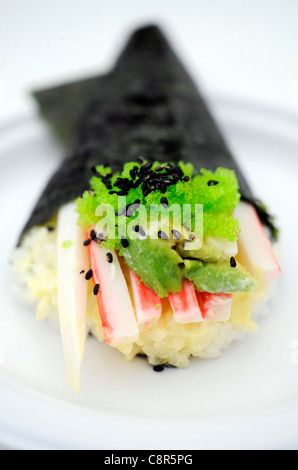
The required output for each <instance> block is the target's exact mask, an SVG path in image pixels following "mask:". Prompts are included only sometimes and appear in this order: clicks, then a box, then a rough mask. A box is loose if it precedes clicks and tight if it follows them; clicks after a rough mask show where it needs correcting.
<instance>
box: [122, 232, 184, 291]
mask: <svg viewBox="0 0 298 470" xmlns="http://www.w3.org/2000/svg"><path fill="white" fill-rule="evenodd" d="M174 246H175V244H174V243H173V241H172V240H154V239H149V238H148V239H139V238H137V239H135V240H129V245H128V246H127V247H126V248H125V249H124V250H123V252H122V256H123V258H124V260H125V262H126V264H127V265H128V266H129V267H130V268H131V269H132V270H133V271H134V272H135V273H136V274H137V275H138V276H139V277H140V278H141V279H142V281H143V283H144V284H145V285H146V286H148V287H150V288H151V289H153V290H154V291H155V292H156V293H157V295H158V296H159V297H160V298H163V297H167V296H168V294H169V292H171V293H174V294H175V293H178V292H180V291H181V290H182V280H183V266H184V265H183V259H182V258H181V257H180V256H179V254H178V253H177V252H176V251H175V250H174V249H173V247H174ZM181 264H182V266H181Z"/></svg>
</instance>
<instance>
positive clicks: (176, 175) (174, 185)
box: [77, 159, 240, 252]
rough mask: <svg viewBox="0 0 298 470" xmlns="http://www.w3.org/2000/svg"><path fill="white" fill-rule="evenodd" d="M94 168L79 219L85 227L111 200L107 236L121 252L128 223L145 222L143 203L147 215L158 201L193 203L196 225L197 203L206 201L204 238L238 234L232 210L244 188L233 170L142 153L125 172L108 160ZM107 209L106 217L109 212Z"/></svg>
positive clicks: (80, 204) (191, 220)
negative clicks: (200, 166) (201, 166)
mask: <svg viewBox="0 0 298 470" xmlns="http://www.w3.org/2000/svg"><path fill="white" fill-rule="evenodd" d="M93 172H94V176H93V177H92V178H91V180H90V189H89V190H87V191H85V192H84V194H83V196H82V197H81V198H79V199H78V200H77V207H78V212H79V223H80V225H82V226H83V227H85V228H87V227H90V226H91V225H94V224H96V223H98V221H99V220H100V218H101V217H102V214H101V213H100V214H99V213H98V210H97V208H98V207H99V206H102V207H103V206H105V205H107V204H108V205H109V206H112V207H113V209H114V214H113V216H114V219H113V220H114V222H115V223H114V226H112V225H111V226H110V229H108V230H107V232H106V233H105V240H104V242H103V243H104V244H105V245H106V246H107V247H109V248H110V249H115V250H120V252H121V250H122V244H121V233H122V232H123V225H126V227H128V225H129V224H130V226H132V222H134V221H136V222H138V223H139V225H141V224H142V217H144V214H143V213H142V214H140V210H139V206H140V205H142V206H143V207H145V208H146V210H147V215H149V212H150V208H151V210H152V207H154V205H155V206H159V207H161V206H162V208H163V209H164V210H165V211H167V207H168V208H170V207H173V206H174V207H175V205H176V207H177V206H179V207H180V208H181V211H182V210H183V206H184V205H189V206H191V207H192V210H191V214H190V216H189V217H188V220H187V222H188V224H187V225H188V226H189V228H190V229H191V230H194V216H195V212H194V211H195V204H201V205H203V213H202V216H203V224H202V230H203V233H202V234H201V235H202V236H203V238H205V237H206V236H208V235H212V236H216V237H221V238H225V239H227V240H229V241H235V240H237V235H238V233H239V225H238V221H237V220H236V219H235V218H234V217H233V216H232V214H233V211H234V209H235V207H236V206H237V205H238V203H239V201H240V193H239V187H238V182H237V178H236V175H235V173H234V171H232V170H228V169H226V168H217V170H216V171H215V172H212V171H209V170H206V169H201V170H200V173H199V174H194V167H193V165H192V164H190V163H183V162H179V163H178V164H176V165H173V164H171V163H168V164H161V163H159V162H154V163H150V162H147V161H143V160H141V159H139V160H138V161H135V162H130V163H126V164H125V165H124V167H123V170H122V172H116V173H113V172H112V170H111V168H110V167H108V166H103V165H99V166H96V167H95V168H94V169H93ZM105 215H106V220H107V219H108V218H109V214H108V213H106V214H105ZM110 216H111V217H112V214H110ZM111 222H112V220H111ZM143 222H144V221H143ZM183 222H184V223H185V218H183ZM109 225H110V224H109ZM109 232H110V233H109Z"/></svg>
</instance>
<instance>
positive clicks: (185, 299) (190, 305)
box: [169, 279, 204, 323]
mask: <svg viewBox="0 0 298 470" xmlns="http://www.w3.org/2000/svg"><path fill="white" fill-rule="evenodd" d="M169 301H170V304H171V307H172V309H173V314H174V318H175V320H176V322H178V323H194V322H202V321H203V320H204V319H203V315H202V312H201V309H200V306H199V302H198V299H197V295H196V290H195V288H194V285H193V283H192V282H191V281H189V280H187V279H184V280H183V284H182V291H181V292H179V293H178V294H169Z"/></svg>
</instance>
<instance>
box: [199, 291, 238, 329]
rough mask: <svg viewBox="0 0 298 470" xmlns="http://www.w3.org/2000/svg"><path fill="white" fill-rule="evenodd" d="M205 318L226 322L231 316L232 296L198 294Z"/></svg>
mask: <svg viewBox="0 0 298 470" xmlns="http://www.w3.org/2000/svg"><path fill="white" fill-rule="evenodd" d="M197 298H198V301H199V305H200V307H201V311H202V315H203V318H204V319H205V318H206V319H209V320H214V321H219V322H224V321H227V320H228V319H229V318H230V316H231V309H232V294H210V293H209V292H197Z"/></svg>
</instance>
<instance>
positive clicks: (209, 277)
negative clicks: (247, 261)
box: [121, 238, 258, 298]
mask: <svg viewBox="0 0 298 470" xmlns="http://www.w3.org/2000/svg"><path fill="white" fill-rule="evenodd" d="M176 249H177V245H175V242H174V241H173V240H160V239H158V240H155V239H150V238H147V239H140V238H137V239H133V240H129V244H128V246H127V247H126V248H125V249H123V251H122V253H121V255H122V256H123V258H124V261H125V262H126V264H127V265H128V266H129V267H130V269H132V270H133V271H134V272H135V273H136V274H137V275H138V276H139V277H140V278H141V279H142V281H143V283H144V284H145V285H146V286H148V287H150V288H151V289H153V290H154V291H155V292H156V293H157V295H158V296H159V297H160V298H164V297H167V296H168V295H169V293H174V294H175V293H178V292H180V291H181V290H182V281H183V279H184V278H186V279H189V280H190V281H192V282H193V283H194V285H195V287H196V289H197V290H198V291H201V292H210V293H226V294H231V293H233V292H247V291H250V290H253V289H255V288H256V287H257V286H258V283H257V282H256V281H255V279H254V278H252V277H251V275H250V274H249V273H248V272H247V271H246V269H245V268H244V267H243V266H241V265H240V264H239V263H237V267H231V266H230V264H229V261H226V260H225V261H223V260H220V261H218V262H213V263H211V262H207V263H206V262H204V261H201V260H197V259H195V260H190V259H183V258H182V257H181V256H180V254H179V253H178V252H177V251H176Z"/></svg>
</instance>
